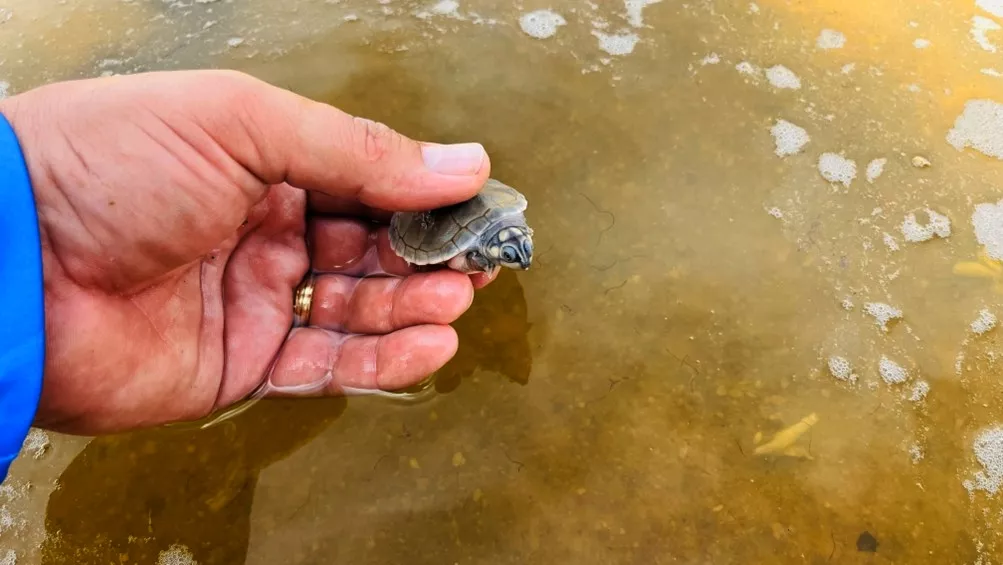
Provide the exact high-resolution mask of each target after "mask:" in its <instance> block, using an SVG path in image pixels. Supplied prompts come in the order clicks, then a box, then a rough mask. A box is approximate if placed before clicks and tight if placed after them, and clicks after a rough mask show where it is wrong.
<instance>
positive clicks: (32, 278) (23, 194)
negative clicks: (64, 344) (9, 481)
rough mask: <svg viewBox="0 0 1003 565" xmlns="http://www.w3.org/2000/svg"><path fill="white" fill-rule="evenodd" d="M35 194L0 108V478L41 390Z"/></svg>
mask: <svg viewBox="0 0 1003 565" xmlns="http://www.w3.org/2000/svg"><path fill="white" fill-rule="evenodd" d="M43 296H44V295H43V289H42V248H41V240H40V238H39V229H38V214H37V212H36V210H35V195H34V192H33V191H32V187H31V179H30V177H29V176H28V167H27V165H26V164H25V161H24V154H23V153H22V152H21V145H20V143H18V140H17V136H16V135H15V134H14V130H13V128H11V125H10V122H8V121H7V118H6V117H4V116H3V115H2V114H0V482H3V481H4V480H6V478H7V472H8V470H9V469H10V464H11V462H12V461H13V460H14V458H15V457H17V455H18V453H19V452H20V451H21V445H22V444H23V443H24V440H25V438H26V437H27V435H28V431H29V429H30V428H31V423H32V421H33V420H34V419H35V411H36V410H37V409H38V401H39V398H40V396H41V394H42V370H43V368H44V364H45V312H44V309H43V308H44V302H43Z"/></svg>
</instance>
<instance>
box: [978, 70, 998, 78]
mask: <svg viewBox="0 0 1003 565" xmlns="http://www.w3.org/2000/svg"><path fill="white" fill-rule="evenodd" d="M979 72H980V73H982V74H984V75H987V76H991V77H996V78H1000V77H1003V73H1001V72H999V71H997V70H996V69H990V68H985V69H980V70H979Z"/></svg>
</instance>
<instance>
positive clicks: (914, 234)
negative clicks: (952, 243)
mask: <svg viewBox="0 0 1003 565" xmlns="http://www.w3.org/2000/svg"><path fill="white" fill-rule="evenodd" d="M926 214H927V216H929V217H930V221H929V223H927V224H926V225H922V224H920V223H919V220H918V219H916V214H915V213H913V212H910V213H909V214H908V215H907V216H906V217H905V220H903V222H902V225H901V226H899V229H900V230H901V231H902V236H903V237H905V239H906V241H911V242H913V243H919V242H922V241H928V240H930V239H933V237H934V236H937V237H950V235H951V219H950V218H948V217H947V216H944V215H943V214H938V213H937V212H934V211H933V210H930V209H929V208H927V209H926Z"/></svg>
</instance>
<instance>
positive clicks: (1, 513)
mask: <svg viewBox="0 0 1003 565" xmlns="http://www.w3.org/2000/svg"><path fill="white" fill-rule="evenodd" d="M13 528H14V516H12V515H11V513H10V509H8V508H7V507H6V506H0V534H3V533H4V532H6V531H8V530H11V529H13Z"/></svg>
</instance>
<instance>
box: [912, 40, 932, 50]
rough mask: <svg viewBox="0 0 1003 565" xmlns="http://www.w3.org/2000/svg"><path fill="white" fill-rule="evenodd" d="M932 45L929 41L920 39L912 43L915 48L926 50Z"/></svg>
mask: <svg viewBox="0 0 1003 565" xmlns="http://www.w3.org/2000/svg"><path fill="white" fill-rule="evenodd" d="M930 45H931V43H930V40H929V39H923V38H919V39H917V40H916V41H913V42H912V46H913V47H915V48H916V49H926V48H927V47H929V46H930Z"/></svg>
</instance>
